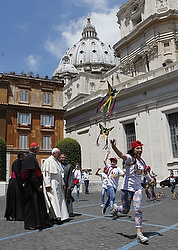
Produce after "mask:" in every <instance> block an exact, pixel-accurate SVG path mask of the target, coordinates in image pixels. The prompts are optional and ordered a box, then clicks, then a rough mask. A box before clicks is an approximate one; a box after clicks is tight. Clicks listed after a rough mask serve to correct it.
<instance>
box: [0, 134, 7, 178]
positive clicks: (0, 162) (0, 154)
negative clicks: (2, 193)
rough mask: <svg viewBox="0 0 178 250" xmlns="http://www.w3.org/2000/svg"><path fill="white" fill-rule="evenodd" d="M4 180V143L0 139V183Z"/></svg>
mask: <svg viewBox="0 0 178 250" xmlns="http://www.w3.org/2000/svg"><path fill="white" fill-rule="evenodd" d="M5 180H6V142H5V141H4V139H3V138H1V137H0V181H5Z"/></svg>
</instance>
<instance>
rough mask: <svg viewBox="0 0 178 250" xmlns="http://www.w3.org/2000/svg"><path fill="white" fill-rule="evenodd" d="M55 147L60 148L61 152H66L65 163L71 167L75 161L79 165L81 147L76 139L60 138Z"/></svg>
mask: <svg viewBox="0 0 178 250" xmlns="http://www.w3.org/2000/svg"><path fill="white" fill-rule="evenodd" d="M56 148H59V149H60V151H61V154H66V156H67V163H68V164H70V165H71V166H72V167H73V168H74V167H75V164H76V163H79V164H80V166H81V147H80V144H79V143H78V142H77V141H76V140H74V139H71V138H65V139H62V140H61V141H59V142H58V143H57V145H56Z"/></svg>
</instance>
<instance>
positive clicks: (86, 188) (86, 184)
mask: <svg viewBox="0 0 178 250" xmlns="http://www.w3.org/2000/svg"><path fill="white" fill-rule="evenodd" d="M84 184H85V193H86V194H87V193H88V185H89V180H84Z"/></svg>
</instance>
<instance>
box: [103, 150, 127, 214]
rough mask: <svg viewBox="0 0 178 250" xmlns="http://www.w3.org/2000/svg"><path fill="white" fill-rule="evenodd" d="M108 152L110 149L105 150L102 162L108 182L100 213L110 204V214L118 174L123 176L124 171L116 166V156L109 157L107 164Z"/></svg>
mask: <svg viewBox="0 0 178 250" xmlns="http://www.w3.org/2000/svg"><path fill="white" fill-rule="evenodd" d="M109 154H110V151H108V152H107V154H106V156H105V159H104V164H105V167H106V168H107V170H108V173H107V176H108V183H107V196H108V199H107V201H106V203H105V205H104V207H103V211H102V213H103V214H104V213H105V212H106V209H107V207H108V206H109V205H110V211H111V215H114V214H113V205H114V201H115V195H116V191H117V187H118V182H119V176H124V172H123V171H122V170H121V169H120V168H119V167H118V166H117V158H115V157H114V158H110V161H111V164H110V165H109V164H107V159H108V156H109Z"/></svg>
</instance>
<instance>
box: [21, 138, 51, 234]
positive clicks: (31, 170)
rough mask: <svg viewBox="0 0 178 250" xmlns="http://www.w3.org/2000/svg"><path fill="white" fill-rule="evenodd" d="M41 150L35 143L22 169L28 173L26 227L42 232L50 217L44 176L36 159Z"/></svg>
mask: <svg viewBox="0 0 178 250" xmlns="http://www.w3.org/2000/svg"><path fill="white" fill-rule="evenodd" d="M39 150H40V148H39V145H38V144H37V143H36V142H33V143H32V144H31V145H30V152H29V154H28V155H27V157H26V158H25V160H24V163H23V167H22V171H23V173H26V181H25V219H24V227H25V229H30V230H33V229H39V230H42V229H44V228H46V227H48V226H49V215H48V213H47V210H46V204H45V200H44V194H43V176H42V172H41V169H40V166H39V164H38V161H37V159H36V155H37V154H38V153H39Z"/></svg>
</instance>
